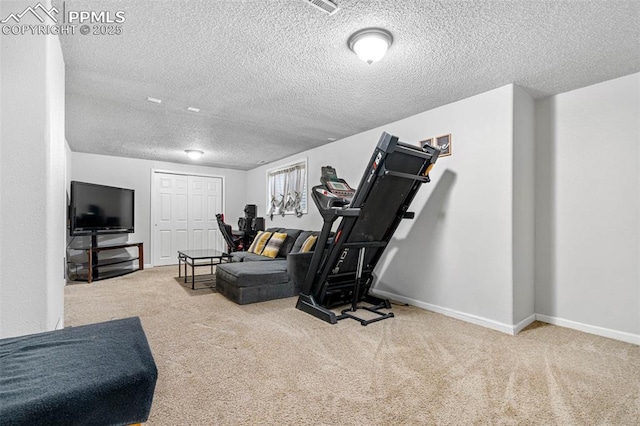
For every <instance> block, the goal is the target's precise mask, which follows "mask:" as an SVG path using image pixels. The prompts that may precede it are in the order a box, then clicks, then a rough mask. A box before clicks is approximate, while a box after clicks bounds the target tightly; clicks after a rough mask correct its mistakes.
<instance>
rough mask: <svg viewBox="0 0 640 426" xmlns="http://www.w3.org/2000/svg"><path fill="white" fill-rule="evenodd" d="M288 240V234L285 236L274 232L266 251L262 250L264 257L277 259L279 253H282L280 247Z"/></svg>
mask: <svg viewBox="0 0 640 426" xmlns="http://www.w3.org/2000/svg"><path fill="white" fill-rule="evenodd" d="M286 239H287V234H283V233H282V232H274V233H273V235H272V236H271V238H270V239H269V242H268V243H267V245H266V247H265V248H264V250H262V253H261V254H262V255H263V256H267V257H270V258H272V259H275V258H276V256H278V252H279V251H280V247H281V246H282V243H284V240H286Z"/></svg>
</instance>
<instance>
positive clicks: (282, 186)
mask: <svg viewBox="0 0 640 426" xmlns="http://www.w3.org/2000/svg"><path fill="white" fill-rule="evenodd" d="M306 171H307V170H306V165H305V163H298V164H294V165H292V166H288V167H284V168H282V169H279V170H274V171H272V172H269V174H268V179H269V199H270V203H269V209H268V212H267V215H268V216H269V217H270V218H271V219H273V215H274V214H280V215H282V216H284V215H285V214H286V213H295V215H296V216H298V217H300V216H302V213H303V204H304V203H303V197H304V196H305V195H306V194H305V179H306V175H307V173H306Z"/></svg>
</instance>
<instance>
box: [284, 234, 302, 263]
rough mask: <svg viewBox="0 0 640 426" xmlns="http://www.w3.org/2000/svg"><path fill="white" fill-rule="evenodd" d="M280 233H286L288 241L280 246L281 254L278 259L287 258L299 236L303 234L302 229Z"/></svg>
mask: <svg viewBox="0 0 640 426" xmlns="http://www.w3.org/2000/svg"><path fill="white" fill-rule="evenodd" d="M280 232H284V233H285V234H287V239H286V240H285V241H284V243H282V246H280V252H279V253H278V257H287V255H288V254H289V253H291V249H292V248H293V245H294V244H295V242H296V239H297V238H298V235H300V233H301V232H302V230H301V229H282V230H281V231H280Z"/></svg>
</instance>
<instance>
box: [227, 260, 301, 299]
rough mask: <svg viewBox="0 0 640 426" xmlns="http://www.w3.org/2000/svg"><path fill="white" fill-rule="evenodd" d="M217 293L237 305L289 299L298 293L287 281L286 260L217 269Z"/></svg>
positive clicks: (245, 263)
mask: <svg viewBox="0 0 640 426" xmlns="http://www.w3.org/2000/svg"><path fill="white" fill-rule="evenodd" d="M216 290H217V291H218V292H219V293H220V294H223V295H224V296H226V297H227V298H229V299H231V300H233V301H234V302H236V303H238V304H240V305H246V304H248V303H256V302H264V301H265V300H272V299H280V298H283V297H292V296H295V295H297V294H298V293H299V291H300V290H299V289H296V286H295V285H294V283H293V280H291V279H290V277H289V273H288V272H287V261H286V259H282V260H270V261H267V262H240V263H223V264H221V265H218V266H217V267H216Z"/></svg>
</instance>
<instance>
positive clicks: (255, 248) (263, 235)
mask: <svg viewBox="0 0 640 426" xmlns="http://www.w3.org/2000/svg"><path fill="white" fill-rule="evenodd" d="M271 235H272V232H266V231H258V235H256V238H255V239H254V240H253V242H252V243H251V246H250V247H249V250H247V251H248V252H249V253H255V254H261V253H262V250H263V249H264V246H266V245H267V241H269V238H271Z"/></svg>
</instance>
